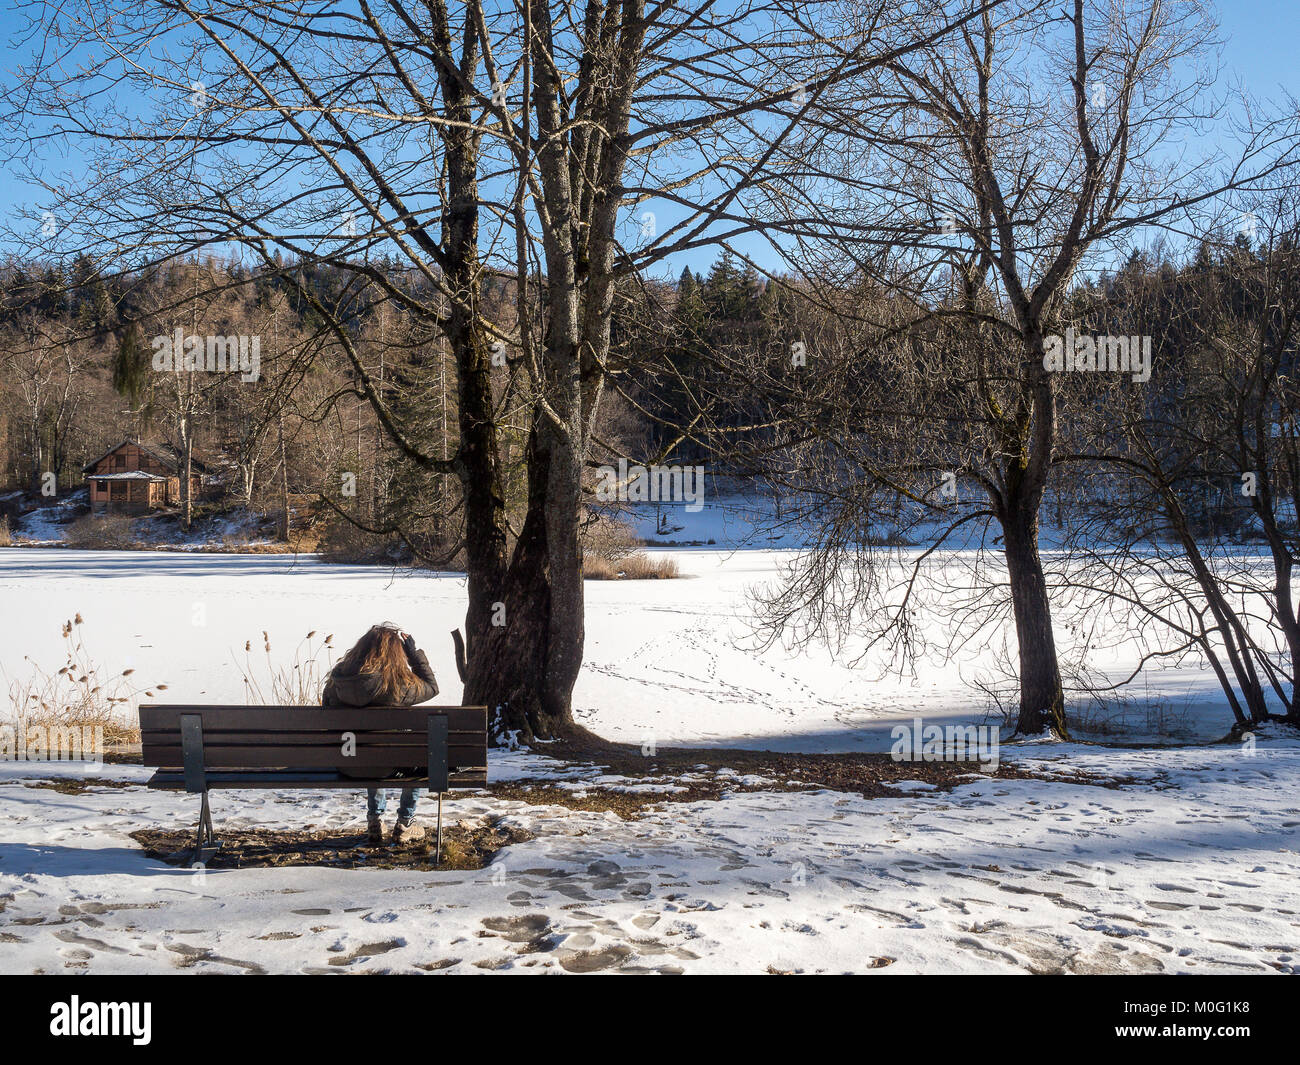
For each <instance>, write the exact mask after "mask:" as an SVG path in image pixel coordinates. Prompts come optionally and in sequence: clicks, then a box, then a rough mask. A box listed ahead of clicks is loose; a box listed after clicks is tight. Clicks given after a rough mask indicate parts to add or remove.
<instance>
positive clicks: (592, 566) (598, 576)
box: [583, 551, 681, 581]
mask: <svg viewBox="0 0 1300 1065" xmlns="http://www.w3.org/2000/svg"><path fill="white" fill-rule="evenodd" d="M583 576H584V577H586V578H587V580H589V581H659V580H672V579H673V578H675V577H679V576H681V573H680V572H679V571H678V568H677V560H676V559H675V558H672V557H671V556H668V555H661V556H658V557H651V556H650V555H645V554H642V553H641V552H639V551H638V552H636V553H634V554H631V555H628V556H627V557H626V558H623V559H621V560H619V561H617V562H611V561H609V560H608V559H604V558H598V557H597V558H591V557H588V558H587V559H586V560H585V561H584V563H583Z"/></svg>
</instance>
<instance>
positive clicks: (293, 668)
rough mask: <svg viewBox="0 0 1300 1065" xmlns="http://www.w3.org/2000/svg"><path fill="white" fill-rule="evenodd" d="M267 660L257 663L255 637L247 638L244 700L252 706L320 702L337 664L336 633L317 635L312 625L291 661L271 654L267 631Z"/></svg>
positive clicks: (264, 644) (264, 637)
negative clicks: (335, 654) (335, 658)
mask: <svg viewBox="0 0 1300 1065" xmlns="http://www.w3.org/2000/svg"><path fill="white" fill-rule="evenodd" d="M261 643H262V653H263V655H264V656H265V662H263V663H261V664H258V665H254V662H253V641H252V640H245V641H244V665H243V667H242V669H241V672H242V673H243V677H244V702H245V703H248V704H249V705H251V706H319V705H320V697H321V692H322V691H323V690H324V688H325V678H326V677H328V676H329V672H330V670H331V669H333V668H334V634H333V633H330V634H329V635H328V636H326V637H324V639H319V640H318V639H317V632H316V630H315V629H312V631H311V632H309V633H307V635H306V636H304V637H303V638H302V640H301V641H300V642H299V644H298V646H297V647H295V648H294V652H293V659H292V661H290V662H289V663H288V664H287V665H286V664H284V663H281V662H277V661H276V660H275V659H274V658H272V657H271V637H270V636H269V635H268V634H267V633H266V632H265V631H263V633H262V639H261Z"/></svg>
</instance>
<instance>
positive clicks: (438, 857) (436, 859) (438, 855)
mask: <svg viewBox="0 0 1300 1065" xmlns="http://www.w3.org/2000/svg"><path fill="white" fill-rule="evenodd" d="M441 862H442V792H438V846H437V849H436V850H435V851H434V852H433V864H434V865H438V864H440V863H441Z"/></svg>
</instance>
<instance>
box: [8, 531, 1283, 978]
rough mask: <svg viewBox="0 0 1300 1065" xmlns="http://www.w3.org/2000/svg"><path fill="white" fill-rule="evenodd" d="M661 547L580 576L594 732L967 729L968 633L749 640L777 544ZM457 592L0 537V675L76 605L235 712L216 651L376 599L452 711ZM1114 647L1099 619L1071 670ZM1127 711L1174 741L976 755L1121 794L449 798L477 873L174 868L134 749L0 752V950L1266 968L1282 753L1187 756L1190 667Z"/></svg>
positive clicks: (17, 672) (847, 740)
mask: <svg viewBox="0 0 1300 1065" xmlns="http://www.w3.org/2000/svg"><path fill="white" fill-rule="evenodd" d="M674 555H675V557H676V558H677V560H678V562H679V565H680V567H681V570H682V572H683V579H680V580H661V581H646V582H622V581H616V582H589V584H588V586H587V595H588V613H587V653H586V664H585V666H586V668H585V669H584V670H583V674H582V678H581V680H580V681H579V684H578V688H577V692H576V697H575V704H576V707H577V713H578V716H579V718H580V720H582V721H583V722H584V723H585V724H587V725H588V726H589V727H590V728H592V729H593V730H594V731H596V732H597V733H599V734H601V735H604V736H607V737H609V738H611V739H616V740H626V741H632V742H635V743H644V742H646V741H650V742H653V743H654V744H655V745H657V746H659V747H669V746H677V745H699V746H718V747H734V748H757V749H767V750H774V751H779V750H784V751H803V752H818V751H821V752H825V751H885V750H888V749H889V747H890V744H891V742H892V737H891V736H890V730H891V728H892V727H893V726H894V725H896V724H898V723H899V722H900V721H903V722H910V721H911V719H912V718H913V717H916V716H920V717H923V718H924V720H925V722H926V723H927V724H931V723H956V722H979V721H982V720H984V718H985V714H986V708H985V706H984V704H983V703H982V701H981V700H980V698H979V697H978V696H977V695H976V694H974V693H973V692H972V690H971V688H970V686H969V683H968V681H969V678H970V677H971V676H972V675H973V673H975V672H978V670H980V669H981V668H983V667H985V666H986V665H987V659H988V657H989V655H990V653H991V652H990V650H989V645H988V643H987V642H982V643H979V644H971V645H969V646H964V647H960V648H958V650H957V653H956V654H955V655H954V657H953V660H952V661H951V662H949V663H948V664H945V665H940V664H937V663H934V662H928V663H922V664H921V665H920V666H919V667H918V669H917V673H916V675H915V676H909V677H905V678H903V679H898V678H890V677H888V676H882V668H881V667H882V666H883V665H885V664H887V663H885V662H883V661H881V660H879V658H876V659H872V658H871V657H868V659H867V660H866V661H864V662H863V663H860V664H859V665H856V666H855V665H854V664H853V663H852V661H851V659H850V658H849V657H848V656H847V655H845V654H840V653H837V652H834V651H832V650H831V649H828V648H826V647H815V646H814V647H808V648H803V649H791V648H786V647H783V646H781V645H779V644H778V645H776V646H772V647H767V648H761V647H758V646H756V645H755V644H754V641H753V638H752V636H753V634H752V631H751V628H752V627H751V624H750V621H749V620H748V619H749V618H750V617H751V612H750V607H749V598H748V597H749V595H750V594H751V593H752V591H753V589H754V588H755V587H756V586H761V585H763V584H764V583H766V582H770V581H772V580H774V579H776V577H777V575H778V573H779V569H780V567H781V565H782V564H783V563H785V562H787V561H788V560H789V558H790V554H789V552H786V551H782V550H769V549H752V550H732V549H719V548H716V547H715V548H710V549H705V548H699V549H677V550H675V551H674ZM961 564H963V560H962V559H961V558H959V557H957V556H954V557H953V558H952V559H949V560H947V561H946V562H943V561H942V560H941V565H961ZM939 576H940V577H942V572H940V574H939ZM464 601H465V587H464V581H463V579H462V578H461V577H458V576H455V575H439V574H428V573H415V572H411V571H407V570H397V571H388V570H380V569H375V568H370V567H349V566H333V565H324V564H321V563H317V562H315V561H314V560H311V559H306V558H299V559H294V558H292V557H290V556H271V555H217V554H197V555H191V554H177V553H161V552H160V553H149V552H94V551H65V550H59V549H34V548H27V549H11V550H2V551H0V646H2V647H4V648H5V650H4V652H3V653H0V666H3V668H4V671H5V675H6V676H7V678H9V679H15V678H19V677H21V676H23V675H24V671H25V670H28V669H30V663H28V662H25V661H24V660H23V656H24V655H28V656H31V658H32V659H33V660H35V661H36V662H39V663H41V664H42V665H44V666H46V667H47V668H58V666H59V665H61V661H62V659H61V654H62V641H61V638H60V635H59V633H60V626H61V625H62V624H63V623H64V622H65V621H66V620H68V619H70V618H72V617H73V616H74V615H76V614H78V613H80V614H81V615H82V617H83V619H84V623H83V625H82V626H81V627H80V630H79V632H80V633H81V635H82V637H83V639H84V642H85V644H86V646H87V648H88V650H89V653H90V654H91V656H92V657H93V658H94V659H95V661H96V662H98V663H100V664H101V665H102V666H104V667H106V668H108V669H111V670H117V669H126V668H131V669H134V670H135V671H136V673H135V676H134V677H133V679H140V680H141V681H142V682H143V683H145V684H157V683H166V684H167V685H168V689H167V691H166V692H165V694H162V693H160V694H159V695H158V696H157V699H158V701H168V702H187V701H193V702H223V701H242V699H243V694H244V693H243V683H242V679H241V670H240V668H239V666H240V664H241V663H243V661H244V659H245V652H244V650H243V648H244V644H245V641H252V645H253V648H254V651H253V654H252V656H251V657H252V660H253V663H254V666H255V668H258V669H262V668H263V664H262V661H263V659H264V654H263V653H262V651H261V634H262V632H263V631H266V632H267V633H268V634H269V638H270V642H271V645H272V652H271V654H272V659H273V661H274V663H275V664H277V665H281V666H283V665H288V664H290V663H291V662H292V660H293V656H294V653H295V648H296V647H297V646H298V645H299V644H300V642H301V641H302V640H303V638H304V637H305V635H306V634H307V632H308V631H309V630H315V631H316V633H317V636H316V637H315V642H319V641H320V639H321V638H322V637H323V636H324V635H325V634H328V633H332V634H334V636H335V644H336V646H339V647H346V646H347V645H348V644H349V643H350V642H351V641H352V640H354V639H355V638H356V637H357V636H358V635H360V634H361V632H363V631H364V630H365V628H366V627H368V626H369V625H370V624H372V623H373V622H376V621H382V620H393V621H396V622H398V623H399V624H401V625H402V626H403V627H405V628H407V629H409V630H410V631H412V632H413V633H415V634H416V637H417V639H418V640H419V641H420V643H421V644H422V645H424V646H425V647H426V648H427V649H428V651H429V657H430V660H431V662H432V664H433V666H434V669H435V670H436V671H437V673H438V675H439V676H440V678H442V679H443V681H444V693H443V700H440V701H444V700H445V701H446V702H455V701H456V700H457V699H458V697H459V685H458V684H456V683H455V682H454V678H455V670H454V667H453V665H452V653H451V650H452V648H451V641H450V639H449V637H448V635H447V633H448V632H449V630H451V629H452V628H455V627H456V626H458V625H460V624H461V623H462V619H463V612H464ZM1069 635H1070V634H1069V633H1068V632H1063V633H1062V638H1063V640H1065V641H1066V642H1067V643H1068V638H1069ZM1121 636H1122V634H1121ZM1132 653H1133V652H1132V648H1131V647H1130V646H1128V645H1126V644H1125V642H1124V640H1123V639H1122V638H1121V639H1117V640H1114V641H1112V642H1111V646H1109V647H1107V648H1103V649H1102V654H1103V656H1106V657H1103V660H1102V662H1101V666H1102V667H1103V668H1118V667H1119V666H1121V665H1122V664H1123V662H1124V661H1126V656H1131V654H1132ZM0 679H3V678H0ZM1136 705H1137V706H1138V708H1139V709H1138V711H1137V714H1138V716H1137V718H1136V719H1135V720H1134V722H1133V723H1132V724H1133V725H1134V728H1130V730H1129V731H1128V732H1127V733H1121V736H1122V738H1125V739H1127V740H1128V741H1130V742H1132V741H1133V740H1134V738H1135V737H1136V736H1137V735H1138V733H1141V732H1142V731H1150V730H1153V727H1154V726H1149V725H1146V724H1144V723H1143V715H1150V714H1153V713H1155V714H1158V715H1163V714H1166V713H1168V714H1171V715H1172V714H1173V709H1177V710H1178V714H1177V715H1176V718H1164V719H1162V720H1161V721H1160V722H1158V723H1157V724H1159V725H1160V726H1161V727H1164V725H1166V724H1168V723H1169V721H1171V720H1173V721H1174V723H1176V724H1177V725H1179V726H1180V727H1181V728H1182V730H1183V731H1182V735H1181V738H1182V740H1183V742H1184V743H1187V742H1189V741H1195V742H1196V743H1197V745H1189V746H1167V747H1163V748H1160V749H1155V748H1150V747H1144V748H1132V749H1120V748H1114V747H1100V746H1091V745H1069V746H1061V745H1052V744H1033V745H1026V746H1019V747H1014V748H1013V747H1010V746H1004V747H1003V749H1002V758H1003V760H1004V761H1006V760H1009V759H1014V760H1017V761H1023V762H1025V763H1026V764H1029V765H1038V764H1043V763H1045V762H1052V763H1054V764H1055V765H1056V767H1057V768H1058V769H1059V770H1062V771H1066V772H1068V771H1072V770H1082V771H1087V772H1090V773H1093V774H1096V775H1098V776H1100V777H1104V778H1109V779H1119V778H1122V779H1125V780H1127V781H1129V782H1128V783H1124V784H1123V785H1122V786H1119V787H1110V788H1107V787H1101V786H1098V785H1096V784H1085V783H1078V782H1060V781H1045V780H1024V779H999V780H991V779H989V778H974V779H972V780H971V781H970V782H969V783H966V784H963V785H961V786H959V787H957V788H955V789H954V790H953V791H951V792H946V793H945V792H939V791H935V790H933V789H932V788H931V787H930V786H928V785H924V784H919V783H918V784H915V785H909V786H906V787H899V788H898V789H897V791H898V794H897V795H896V796H893V797H884V798H874V799H867V798H863V797H861V796H859V795H856V794H852V793H846V792H838V791H821V790H818V791H744V792H739V791H737V792H733V793H728V794H727V795H726V796H725V797H724V798H723V799H722V800H721V801H698V802H689V803H674V804H669V805H665V806H663V807H661V808H657V809H655V810H651V811H650V812H647V813H645V814H643V816H641V817H639V818H630V819H628V820H622V819H620V818H619V817H618V816H616V815H615V814H614V813H612V812H604V813H592V812H583V811H579V810H572V809H567V808H560V807H554V806H529V805H525V804H523V803H520V802H517V801H512V800H509V799H507V798H504V797H499V796H492V795H489V794H474V795H465V796H461V797H458V798H457V800H456V801H455V802H454V803H452V804H451V805H450V807H449V808H448V809H449V813H450V815H451V817H452V818H453V819H471V820H472V819H495V820H499V821H500V822H501V823H503V824H507V825H513V826H516V827H518V828H520V829H523V830H526V831H527V832H529V833H531V834H532V835H533V836H534V838H533V839H531V840H528V841H526V842H521V843H515V844H512V845H510V846H508V847H507V848H505V849H504V850H503V851H501V852H500V853H499V854H498V856H497V858H496V861H495V864H494V865H493V866H492V867H490V868H489V869H485V870H482V871H476V872H452V871H446V872H414V871H396V870H390V871H380V870H344V869H337V868H324V867H292V868H285V867H281V868H263V869H257V868H252V869H240V870H215V869H214V870H208V871H206V872H192V871H188V870H184V869H181V868H177V867H174V866H170V865H167V864H165V863H162V862H160V861H155V860H152V859H149V858H146V857H145V856H144V854H143V852H142V850H141V848H140V846H139V845H138V844H137V843H136V842H135V840H133V839H132V838H131V837H130V833H131V832H133V831H136V830H139V829H149V828H155V829H156V828H160V827H161V828H168V829H183V828H188V827H189V826H191V825H192V824H193V818H194V816H195V813H196V803H195V801H194V800H193V798H192V797H189V796H185V795H183V794H179V795H178V794H169V793H156V792H149V791H147V790H145V789H144V788H143V787H142V786H138V785H141V784H143V781H144V780H145V779H146V777H147V773H146V772H145V771H144V770H142V769H140V768H137V767H130V766H112V765H110V766H105V767H103V768H102V769H95V770H93V771H92V772H91V775H92V776H94V777H99V778H106V779H111V780H117V781H121V782H127V783H130V784H131V785H132V786H129V787H125V788H107V787H97V786H95V787H91V788H89V789H88V790H85V791H81V792H79V793H62V792H59V791H56V790H51V789H49V788H44V787H35V786H33V785H34V784H36V783H37V782H38V781H39V780H40V779H41V778H48V777H51V776H58V775H67V774H74V775H75V774H82V775H84V774H85V773H86V770H85V769H84V768H81V769H79V768H77V767H74V766H69V765H57V764H49V763H45V764H41V763H7V764H0V971H4V972H31V971H34V970H38V969H40V970H45V971H58V970H61V969H63V968H65V967H67V968H72V969H76V970H79V971H82V970H89V971H92V972H98V971H104V972H117V971H145V970H171V969H173V968H191V967H192V968H195V969H199V970H212V971H238V970H240V969H258V968H260V969H263V970H267V971H303V970H313V969H323V970H331V971H337V970H339V969H340V968H342V969H345V970H346V969H353V970H370V969H384V970H400V971H407V970H409V971H418V970H419V969H420V968H422V967H424V968H428V967H430V966H433V967H443V966H445V967H446V968H449V969H457V970H477V969H480V968H488V969H495V968H513V969H524V970H529V971H531V970H556V969H559V970H568V971H585V970H591V969H660V970H665V971H675V970H677V969H681V970H684V971H688V972H689V971H745V972H755V971H757V972H762V971H766V970H768V969H769V968H771V969H773V970H776V971H787V970H804V971H811V970H830V971H836V970H843V969H854V970H861V969H865V968H872V967H878V968H879V970H880V971H883V972H914V971H936V970H942V971H1062V970H1063V971H1073V972H1093V971H1102V972H1109V971H1119V972H1142V971H1162V972H1206V971H1225V972H1228V971H1231V972H1236V971H1242V972H1245V971H1250V972H1271V971H1283V972H1292V971H1296V970H1297V968H1300V966H1298V965H1297V961H1296V958H1297V954H1296V951H1297V948H1298V947H1300V905H1297V904H1296V892H1295V883H1296V882H1297V875H1298V874H1300V853H1298V852H1300V798H1297V796H1300V742H1297V741H1295V740H1287V739H1283V738H1275V739H1268V740H1265V741H1262V742H1261V743H1260V744H1259V745H1258V747H1257V748H1256V749H1255V750H1254V753H1253V754H1252V753H1250V751H1249V750H1248V749H1246V750H1243V749H1242V748H1240V747H1237V746H1234V745H1211V744H1210V742H1209V741H1212V740H1215V739H1218V738H1220V737H1221V736H1222V735H1223V734H1224V733H1225V732H1226V730H1227V728H1228V726H1229V724H1230V720H1229V716H1228V714H1227V711H1226V709H1225V708H1224V706H1223V701H1222V698H1221V696H1219V694H1218V692H1217V688H1216V686H1215V683H1214V680H1213V677H1212V675H1211V674H1210V673H1209V671H1208V670H1205V669H1201V668H1198V667H1196V666H1195V665H1191V664H1189V665H1187V666H1185V667H1184V668H1181V669H1174V670H1165V671H1161V672H1158V673H1155V674H1153V675H1152V676H1151V677H1150V678H1149V680H1148V681H1147V682H1145V684H1144V685H1143V687H1142V689H1141V698H1140V699H1139V700H1138V702H1137V704H1136ZM1171 708H1172V709H1171ZM1135 729H1136V731H1135ZM490 762H491V766H490V776H491V779H492V780H494V781H501V780H509V779H518V778H532V779H546V778H548V777H552V776H554V775H555V774H556V773H558V772H560V769H559V767H558V766H557V765H556V763H554V762H551V761H550V760H548V759H545V758H542V757H540V756H537V755H523V754H497V753H495V752H494V754H493V756H492V758H491V759H490ZM423 812H424V815H425V816H426V817H427V814H428V812H429V804H428V802H427V801H426V802H425V805H424V807H423ZM361 814H362V809H361V803H360V800H359V797H358V796H356V795H352V794H349V793H336V792H328V793H322V792H313V791H302V792H285V793H275V792H263V791H250V792H220V793H218V794H217V795H216V797H215V799H214V815H215V818H216V820H217V825H218V831H221V829H222V828H223V827H225V828H227V829H230V828H236V827H242V828H254V827H256V828H263V829H268V830H270V829H281V830H282V829H289V828H293V829H299V830H302V829H315V830H336V829H337V830H340V831H341V830H345V829H346V830H350V831H356V830H357V829H358V828H359V827H360V825H361V821H362V818H361Z"/></svg>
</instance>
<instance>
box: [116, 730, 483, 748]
mask: <svg viewBox="0 0 1300 1065" xmlns="http://www.w3.org/2000/svg"><path fill="white" fill-rule="evenodd" d="M343 731H349V732H351V733H352V735H353V736H354V737H355V738H356V743H357V745H358V746H365V747H412V746H416V745H418V744H419V743H420V739H421V733H420V732H418V731H415V730H409V731H404V732H369V731H365V730H362V729H348V730H343ZM343 731H337V730H335V729H325V730H324V731H321V732H316V731H312V732H307V731H293V730H280V731H278V732H272V731H264V732H236V731H234V730H231V729H208V728H205V729H204V730H203V742H204V743H205V744H209V745H212V746H217V747H243V746H248V747H257V746H263V747H294V746H301V747H331V748H335V749H337V748H338V747H340V746H341V745H342V743H343ZM140 738H141V742H142V744H143V745H144V746H146V747H177V746H180V745H181V734H180V732H178V731H177V730H176V729H150V730H146V731H142V732H141V734H140ZM447 742H448V743H449V744H451V745H453V746H462V747H470V746H479V747H485V746H487V733H486V732H473V731H470V730H468V729H458V730H455V731H452V732H449V733H448V734H447Z"/></svg>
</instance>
